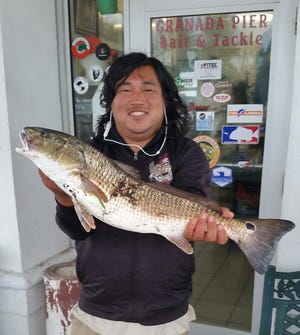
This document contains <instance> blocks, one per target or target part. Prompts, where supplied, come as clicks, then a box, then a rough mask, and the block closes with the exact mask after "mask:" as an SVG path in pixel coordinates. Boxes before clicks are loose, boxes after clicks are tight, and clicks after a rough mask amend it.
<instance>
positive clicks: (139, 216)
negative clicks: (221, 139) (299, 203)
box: [16, 127, 295, 273]
mask: <svg viewBox="0 0 300 335" xmlns="http://www.w3.org/2000/svg"><path fill="white" fill-rule="evenodd" d="M20 137H21V140H22V143H23V148H21V149H19V148H17V149H16V150H17V152H19V153H21V154H23V155H24V156H26V157H28V158H29V159H31V160H32V161H33V162H34V163H35V164H36V165H37V166H38V167H39V168H40V169H41V170H42V171H43V172H44V173H45V174H46V175H47V176H48V177H49V178H50V179H52V180H53V181H54V182H55V183H56V184H57V185H58V186H59V187H60V188H61V189H62V190H63V191H65V192H66V193H67V194H68V195H69V196H70V197H71V198H72V201H73V204H74V207H75V210H76V213H77V215H78V217H79V219H80V222H81V223H82V225H83V227H84V228H85V229H86V230H87V231H89V230H90V229H91V228H92V229H94V228H96V225H95V221H94V217H96V218H98V219H99V220H102V221H103V222H105V223H107V224H109V225H112V226H114V227H118V228H121V229H125V230H130V231H134V232H138V233H154V234H159V235H162V236H164V237H165V238H166V239H168V240H169V241H170V242H172V243H174V244H175V245H176V246H177V247H179V248H180V249H181V250H183V251H184V252H185V253H187V254H191V253H192V252H193V248H192V246H191V244H190V242H189V241H187V240H186V239H185V238H184V236H183V231H184V228H185V226H186V224H187V223H188V221H189V220H190V219H192V218H195V217H198V216H199V215H200V214H201V213H207V214H208V215H212V216H214V217H215V218H216V219H217V222H218V223H219V224H222V225H224V227H225V229H226V232H227V234H228V236H229V238H230V239H232V240H233V241H235V243H236V244H237V245H238V246H239V247H240V249H241V250H242V251H243V252H244V253H245V255H246V257H247V258H248V260H249V262H250V263H251V265H252V266H253V267H254V269H255V270H256V271H257V272H259V273H265V271H266V270H267V267H268V265H269V263H270V262H271V260H272V257H273V255H274V252H275V249H276V245H277V243H278V241H279V240H280V238H281V237H282V236H283V235H284V234H285V233H287V232H288V231H290V230H291V229H293V228H294V226H295V225H294V223H292V222H290V221H287V220H276V219H253V220H252V219H251V220H247V221H243V220H238V219H231V220H229V219H225V218H223V217H222V216H221V210H220V207H219V206H218V205H217V204H215V203H213V202H211V201H209V200H208V199H205V198H201V197H198V196H195V195H193V194H190V193H187V192H183V191H180V190H177V189H175V188H172V187H166V186H165V185H162V184H156V183H146V182H143V181H141V180H140V179H139V178H138V176H137V175H133V173H132V171H130V168H129V167H127V166H125V165H123V164H119V163H117V162H115V161H112V160H111V159H109V158H107V157H106V156H105V155H103V154H102V153H101V152H99V151H98V150H96V149H95V148H93V147H92V146H90V145H88V144H86V143H84V142H82V141H80V140H79V139H78V138H76V137H74V136H70V135H68V134H65V133H62V132H58V131H55V130H50V129H44V128H37V127H26V128H24V129H23V131H22V132H21V133H20Z"/></svg>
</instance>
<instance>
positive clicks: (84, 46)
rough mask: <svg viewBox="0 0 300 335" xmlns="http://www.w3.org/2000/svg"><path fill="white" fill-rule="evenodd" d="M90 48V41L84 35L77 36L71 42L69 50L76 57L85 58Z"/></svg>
mask: <svg viewBox="0 0 300 335" xmlns="http://www.w3.org/2000/svg"><path fill="white" fill-rule="evenodd" d="M90 50H91V47H90V43H89V42H88V40H87V39H86V38H84V37H77V38H75V40H74V41H73V42H72V47H71V51H72V54H73V56H74V57H76V58H85V57H86V56H87V55H89V53H90Z"/></svg>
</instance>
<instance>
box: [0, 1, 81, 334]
mask: <svg viewBox="0 0 300 335" xmlns="http://www.w3.org/2000/svg"><path fill="white" fill-rule="evenodd" d="M57 49H58V45H57V30H56V13H55V1H52V0H51V1H50V0H47V1H34V0H28V1H20V0H16V1H13V2H11V1H1V2H0V157H1V165H0V185H1V187H0V204H1V205H0V220H1V233H0V334H1V335H9V334H16V335H18V334H22V335H29V334H30V335H44V334H45V293H44V285H43V282H42V280H43V272H44V270H45V268H46V267H47V266H49V265H51V264H53V263H55V262H60V261H69V260H71V259H74V250H73V249H70V248H69V246H70V242H69V239H68V238H67V237H66V235H64V234H63V233H62V232H61V231H60V230H59V229H58V228H57V226H56V224H55V221H54V215H55V202H54V199H53V196H52V195H51V194H50V192H49V191H48V190H47V189H46V188H45V187H44V186H43V185H42V183H41V181H40V178H39V176H38V173H37V168H36V167H35V166H34V165H33V164H32V163H31V162H30V161H29V160H28V159H26V158H25V157H22V156H21V155H18V154H17V153H16V152H15V147H17V146H20V140H19V138H18V133H19V131H20V130H21V129H22V128H23V127H24V126H27V125H31V126H32V125H36V126H45V127H48V128H54V129H61V128H62V111H61V103H60V87H59V73H58V52H57Z"/></svg>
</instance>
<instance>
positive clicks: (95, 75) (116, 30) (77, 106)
mask: <svg viewBox="0 0 300 335" xmlns="http://www.w3.org/2000/svg"><path fill="white" fill-rule="evenodd" d="M69 13H70V41H71V52H72V62H71V64H72V83H73V106H74V120H75V121H74V122H75V134H76V136H78V137H79V138H81V139H83V140H87V139H89V138H90V137H91V135H92V133H93V129H94V127H95V124H96V121H97V117H98V116H99V115H100V114H101V113H103V110H102V108H101V107H100V93H101V90H102V85H103V78H104V77H105V73H106V70H107V68H108V67H109V66H110V64H111V63H112V61H113V60H114V59H115V58H116V57H117V56H120V55H121V54H123V52H124V41H123V36H124V34H123V0H97V1H96V0H70V1H69Z"/></svg>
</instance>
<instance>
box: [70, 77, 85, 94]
mask: <svg viewBox="0 0 300 335" xmlns="http://www.w3.org/2000/svg"><path fill="white" fill-rule="evenodd" d="M73 87H74V90H75V92H76V93H77V94H85V93H86V92H87V91H88V89H89V83H88V81H87V79H86V78H84V77H77V78H75V79H74V82H73Z"/></svg>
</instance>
